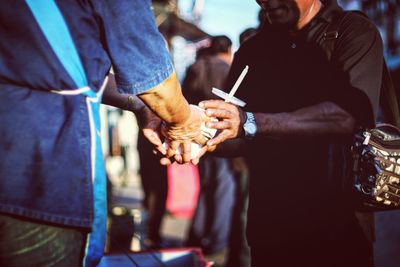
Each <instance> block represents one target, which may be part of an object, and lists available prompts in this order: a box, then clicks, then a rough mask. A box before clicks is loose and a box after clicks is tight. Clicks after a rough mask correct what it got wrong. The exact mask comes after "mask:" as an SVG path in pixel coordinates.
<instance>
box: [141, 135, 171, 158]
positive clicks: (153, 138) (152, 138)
mask: <svg viewBox="0 0 400 267" xmlns="http://www.w3.org/2000/svg"><path fill="white" fill-rule="evenodd" d="M143 135H144V136H145V137H146V139H147V140H148V141H149V142H150V143H151V144H153V145H154V148H155V149H156V150H157V151H158V152H160V153H161V154H163V155H165V154H166V153H167V150H166V149H165V148H164V146H163V145H162V142H161V138H160V136H159V135H158V133H157V132H156V131H154V130H152V129H143Z"/></svg>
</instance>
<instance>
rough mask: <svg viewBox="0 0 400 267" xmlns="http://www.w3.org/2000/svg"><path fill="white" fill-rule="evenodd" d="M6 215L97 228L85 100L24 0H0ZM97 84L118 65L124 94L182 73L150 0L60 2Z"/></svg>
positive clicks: (1, 204)
mask: <svg viewBox="0 0 400 267" xmlns="http://www.w3.org/2000/svg"><path fill="white" fill-rule="evenodd" d="M0 3H1V4H0V5H1V9H0V21H1V23H0V36H2V38H1V39H0V212H3V213H9V214H14V215H20V216H25V217H28V218H33V219H39V220H44V221H48V222H52V223H59V224H63V225H70V226H79V227H90V225H91V222H92V219H93V189H92V181H91V173H90V172H91V169H90V139H89V138H90V128H89V121H88V116H87V109H86V103H85V99H84V98H83V97H76V96H73V97H72V96H62V95H59V94H53V93H50V91H53V90H56V91H57V90H72V89H76V88H74V87H75V86H74V82H73V81H72V80H71V78H70V77H69V75H68V73H66V71H65V70H64V69H63V67H62V65H61V63H60V62H59V60H58V59H57V57H56V55H55V54H54V52H53V51H52V49H51V47H50V45H49V43H48V42H47V40H46V38H45V36H44V35H43V33H42V32H41V31H40V28H39V27H38V24H37V23H36V21H35V19H34V17H33V15H32V13H31V11H30V10H29V8H28V7H27V5H26V3H25V1H23V0H16V1H13V3H12V4H11V3H9V1H6V0H0ZM56 4H57V5H58V7H59V9H60V10H61V12H62V15H63V17H64V19H65V20H66V22H67V26H68V28H69V31H70V33H71V35H72V38H73V41H74V43H75V46H76V47H77V49H78V53H79V57H80V59H81V61H82V63H83V67H84V71H85V73H86V76H87V78H88V83H89V85H90V87H91V88H92V89H94V90H99V88H100V86H101V84H102V82H103V80H104V77H105V76H106V75H107V73H108V71H109V69H110V67H111V66H113V69H114V72H115V74H116V80H117V84H118V88H119V90H120V91H121V92H123V93H132V94H138V93H142V92H144V91H146V90H148V89H150V88H152V87H154V86H155V85H157V84H159V83H160V82H162V81H163V80H165V79H166V78H167V77H169V76H170V75H171V73H172V71H173V67H172V64H171V61H170V56H169V54H168V51H167V49H166V46H165V42H164V40H163V39H162V36H161V35H160V33H159V32H158V30H157V28H156V25H155V22H154V16H153V14H152V11H151V8H150V1H149V0H118V1H110V0H93V1H91V0H63V1H61V0H58V1H57V0H56Z"/></svg>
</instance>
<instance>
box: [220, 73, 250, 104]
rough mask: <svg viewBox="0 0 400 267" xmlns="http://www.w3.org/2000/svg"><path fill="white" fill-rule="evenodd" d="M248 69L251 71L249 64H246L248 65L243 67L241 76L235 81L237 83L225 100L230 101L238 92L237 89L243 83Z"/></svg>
mask: <svg viewBox="0 0 400 267" xmlns="http://www.w3.org/2000/svg"><path fill="white" fill-rule="evenodd" d="M248 71H249V66H247V65H246V67H245V68H244V69H243V71H242V73H241V74H240V76H239V78H238V79H237V81H236V82H235V85H234V86H233V87H232V89H231V91H230V92H229V95H228V98H227V99H225V102H229V100H230V99H232V97H233V95H234V94H235V93H236V91H237V89H238V88H239V86H240V84H241V83H242V81H243V79H244V77H245V76H246V74H247V72H248Z"/></svg>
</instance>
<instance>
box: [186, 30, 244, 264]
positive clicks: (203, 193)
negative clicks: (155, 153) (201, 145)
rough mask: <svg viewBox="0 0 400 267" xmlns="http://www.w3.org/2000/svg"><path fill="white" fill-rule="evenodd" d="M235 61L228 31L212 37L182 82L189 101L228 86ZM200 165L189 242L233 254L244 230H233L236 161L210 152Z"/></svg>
mask: <svg viewBox="0 0 400 267" xmlns="http://www.w3.org/2000/svg"><path fill="white" fill-rule="evenodd" d="M231 61H232V42H231V40H230V39H229V38H228V37H227V36H225V35H220V36H214V37H211V43H210V46H209V47H205V48H202V49H201V50H199V51H198V53H197V58H196V61H195V63H194V64H192V65H191V66H190V67H189V68H188V70H187V73H186V76H185V79H184V81H183V83H182V90H183V94H184V96H185V97H186V99H188V101H189V103H191V104H198V103H199V102H200V101H202V100H205V99H214V98H215V97H216V96H215V95H214V94H213V93H212V92H211V90H212V88H213V87H216V88H223V87H224V86H225V82H226V78H227V75H228V72H229V68H230V64H231ZM198 167H199V175H200V195H199V199H198V204H197V208H196V212H195V214H194V217H193V219H192V224H191V228H190V230H189V235H188V240H187V245H188V246H200V247H201V248H202V249H203V250H204V252H205V253H206V255H209V256H213V255H214V256H217V255H218V254H221V253H222V254H224V252H225V249H226V248H228V251H227V252H228V255H230V253H229V250H230V248H229V242H230V235H231V234H233V235H239V236H240V232H235V233H232V232H231V223H232V222H231V218H232V214H233V212H234V211H233V207H234V205H236V203H235V202H236V200H235V172H234V169H233V168H232V161H231V160H230V159H226V158H220V157H215V156H212V155H206V156H204V157H203V158H202V159H201V161H200V162H199V165H198ZM239 216H240V215H239ZM242 241H243V240H239V241H238V242H242ZM224 255H226V254H224ZM232 256H233V255H232ZM235 256H237V255H235ZM216 261H218V260H216ZM235 261H236V259H235ZM217 263H218V262H217ZM236 263H237V262H236Z"/></svg>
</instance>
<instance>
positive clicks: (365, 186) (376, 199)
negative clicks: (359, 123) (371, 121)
mask: <svg viewBox="0 0 400 267" xmlns="http://www.w3.org/2000/svg"><path fill="white" fill-rule="evenodd" d="M351 154H352V162H353V168H352V175H350V177H351V179H352V180H351V181H350V182H351V191H352V192H351V194H352V195H353V199H354V200H355V201H356V205H357V209H358V210H360V211H382V210H392V209H400V129H399V128H397V127H395V126H393V125H391V124H379V125H377V127H375V128H374V129H371V130H364V131H361V132H360V134H357V135H356V136H355V142H354V144H353V146H352V148H351Z"/></svg>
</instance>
